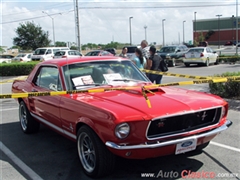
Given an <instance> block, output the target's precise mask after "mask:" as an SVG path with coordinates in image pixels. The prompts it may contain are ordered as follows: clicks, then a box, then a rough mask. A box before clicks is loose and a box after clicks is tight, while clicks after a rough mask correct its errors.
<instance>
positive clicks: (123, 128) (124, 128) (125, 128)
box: [115, 123, 130, 139]
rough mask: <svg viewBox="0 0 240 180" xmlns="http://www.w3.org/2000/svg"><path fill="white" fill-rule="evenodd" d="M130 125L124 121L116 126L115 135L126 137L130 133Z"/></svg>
mask: <svg viewBox="0 0 240 180" xmlns="http://www.w3.org/2000/svg"><path fill="white" fill-rule="evenodd" d="M129 132H130V126H129V124H128V123H122V124H119V125H117V126H116V128H115V135H116V136H117V137H118V138H119V139H124V138H126V137H127V136H128V135H129Z"/></svg>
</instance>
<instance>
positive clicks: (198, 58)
mask: <svg viewBox="0 0 240 180" xmlns="http://www.w3.org/2000/svg"><path fill="white" fill-rule="evenodd" d="M183 62H184V64H185V66H187V67H189V66H190V64H197V65H202V64H203V65H205V66H209V65H210V64H213V63H214V64H216V65H217V64H219V59H218V54H217V53H216V51H213V50H212V49H211V48H210V47H195V48H191V49H189V50H188V52H187V53H185V55H184V58H183Z"/></svg>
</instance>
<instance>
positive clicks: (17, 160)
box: [0, 141, 43, 180]
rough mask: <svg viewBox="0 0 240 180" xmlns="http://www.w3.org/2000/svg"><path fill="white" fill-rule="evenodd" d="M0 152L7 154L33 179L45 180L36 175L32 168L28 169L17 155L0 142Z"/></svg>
mask: <svg viewBox="0 0 240 180" xmlns="http://www.w3.org/2000/svg"><path fill="white" fill-rule="evenodd" d="M0 150H1V151H2V152H3V153H4V154H6V156H8V157H9V158H10V159H11V160H12V161H13V162H14V163H15V164H16V165H17V166H18V167H19V168H20V169H21V170H23V171H24V172H25V173H26V174H27V175H28V176H29V177H30V178H31V179H34V180H43V179H42V178H41V177H40V176H39V175H38V174H36V173H35V172H34V171H33V170H32V169H31V168H30V167H28V166H27V165H26V164H25V163H24V162H22V161H21V160H20V159H19V158H18V157H17V156H16V155H15V154H13V153H12V152H11V151H10V149H8V148H7V147H6V146H5V145H4V144H3V143H2V142H1V141H0Z"/></svg>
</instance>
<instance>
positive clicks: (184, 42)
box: [183, 21, 186, 44]
mask: <svg viewBox="0 0 240 180" xmlns="http://www.w3.org/2000/svg"><path fill="white" fill-rule="evenodd" d="M185 22H186V21H183V44H184V43H185V39H184V23H185Z"/></svg>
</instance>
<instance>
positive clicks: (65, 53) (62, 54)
mask: <svg viewBox="0 0 240 180" xmlns="http://www.w3.org/2000/svg"><path fill="white" fill-rule="evenodd" d="M80 56H83V55H82V54H81V53H80V52H79V51H76V50H61V51H57V52H55V53H54V56H53V58H54V59H59V58H70V57H80Z"/></svg>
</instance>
